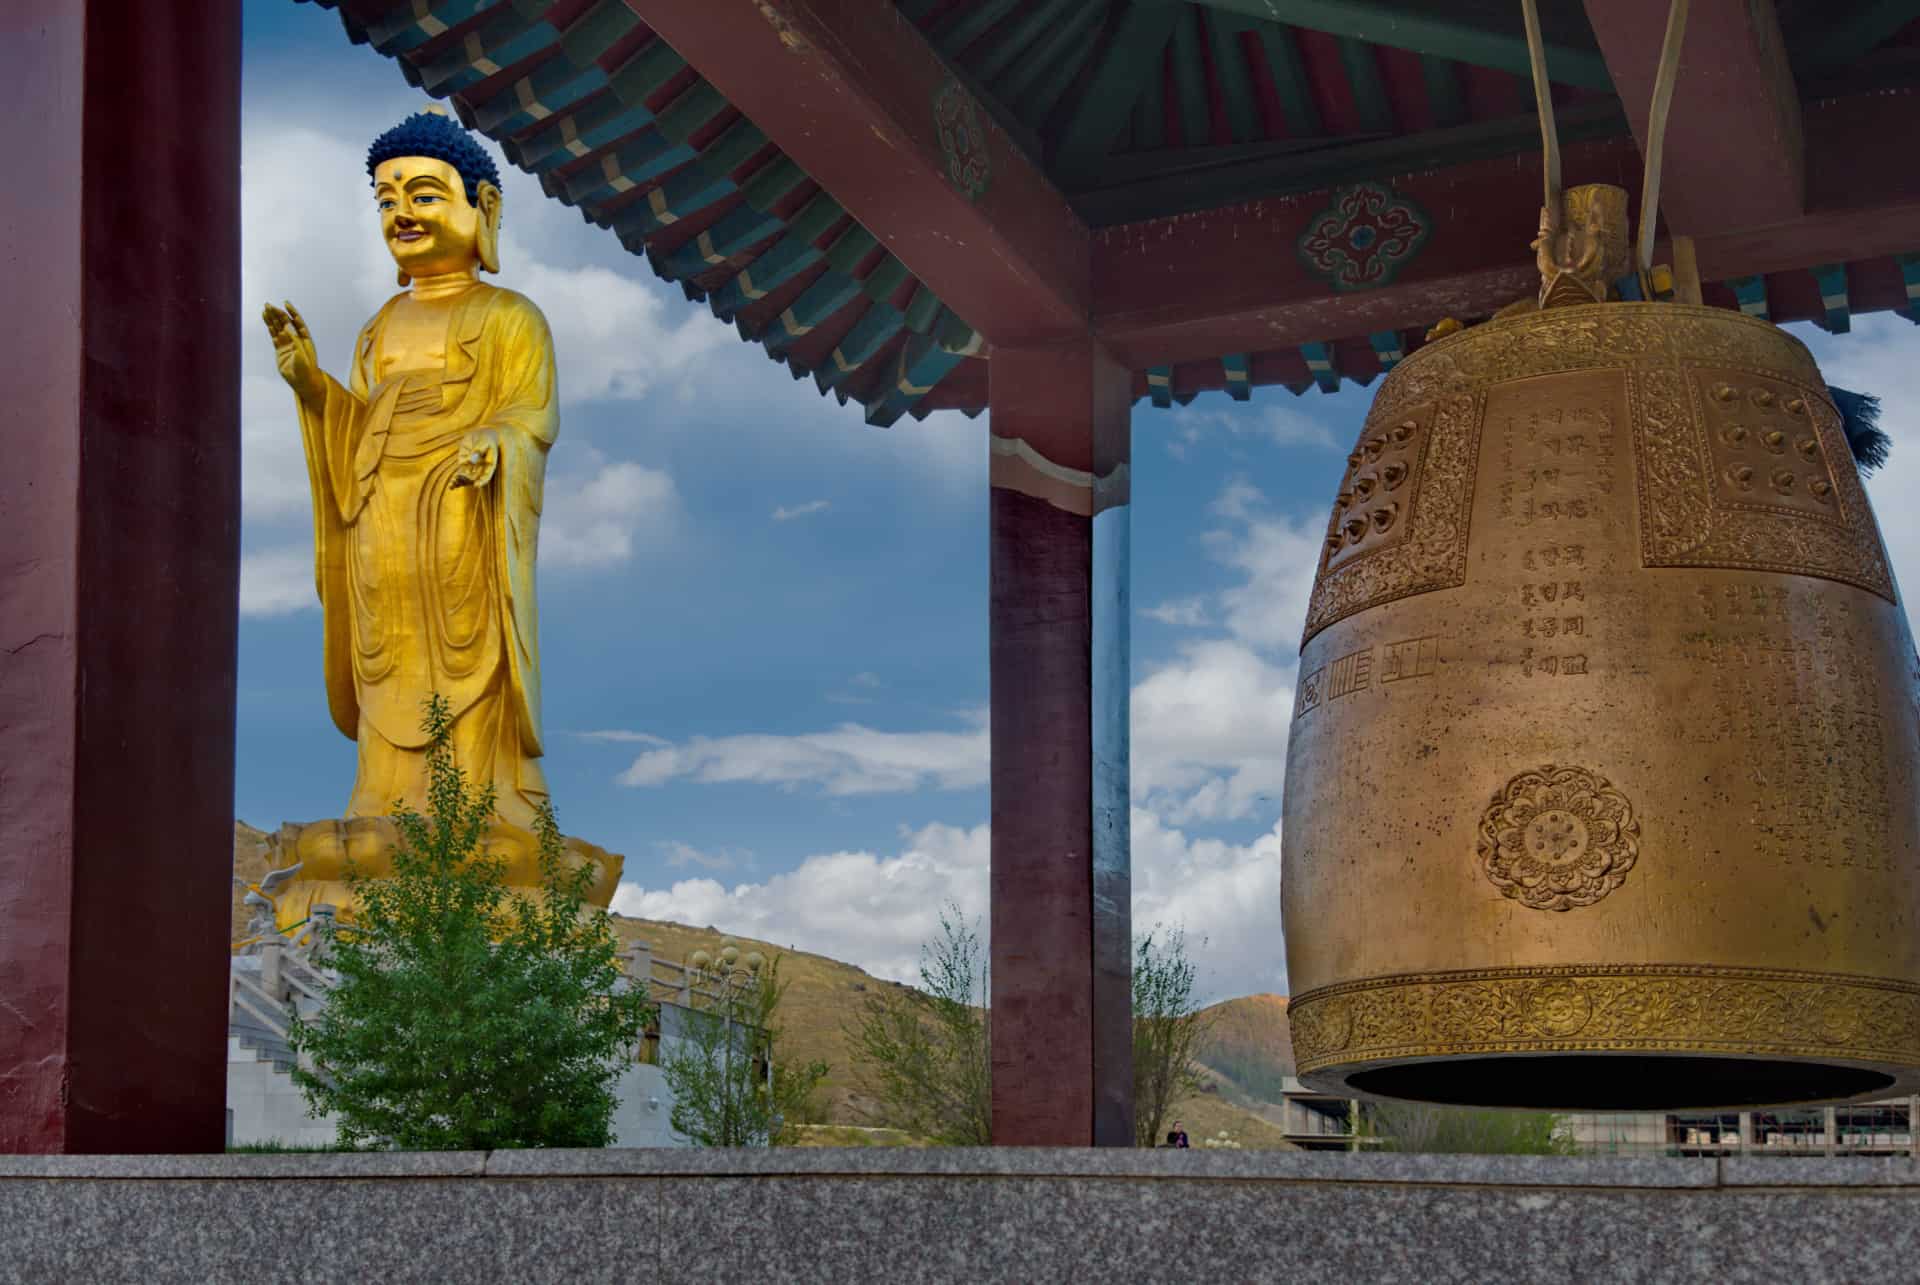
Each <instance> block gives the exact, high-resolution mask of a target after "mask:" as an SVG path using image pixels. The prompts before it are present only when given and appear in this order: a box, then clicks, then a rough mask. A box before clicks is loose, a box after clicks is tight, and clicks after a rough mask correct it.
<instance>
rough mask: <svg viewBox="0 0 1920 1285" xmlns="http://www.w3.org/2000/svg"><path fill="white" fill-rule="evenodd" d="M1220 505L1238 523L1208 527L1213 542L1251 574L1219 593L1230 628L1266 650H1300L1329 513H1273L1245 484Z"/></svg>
mask: <svg viewBox="0 0 1920 1285" xmlns="http://www.w3.org/2000/svg"><path fill="white" fill-rule="evenodd" d="M1216 511H1218V512H1220V513H1221V514H1222V515H1223V516H1225V517H1227V518H1228V519H1229V521H1230V522H1233V523H1235V525H1233V526H1229V527H1226V528H1221V529H1219V530H1214V531H1210V532H1208V533H1207V535H1206V537H1205V538H1206V542H1207V545H1208V547H1209V548H1210V549H1211V550H1212V552H1213V555H1214V556H1215V557H1216V558H1218V559H1219V560H1220V561H1221V562H1224V563H1225V564H1226V565H1228V566H1230V567H1232V568H1234V569H1235V570H1237V571H1239V572H1241V573H1242V574H1243V575H1244V576H1245V579H1244V580H1242V581H1241V582H1240V583H1239V584H1236V585H1234V586H1232V587H1231V588H1228V589H1227V590H1225V591H1224V592H1222V593H1221V594H1220V597H1219V606H1220V611H1221V616H1222V619H1223V620H1224V622H1225V624H1226V627H1227V631H1228V632H1229V633H1231V634H1232V635H1233V636H1234V637H1235V638H1237V639H1239V640H1240V641H1241V642H1243V643H1245V644H1247V645H1248V646H1250V647H1256V648H1259V649H1260V650H1262V651H1267V652H1279V653H1292V652H1295V651H1298V650H1299V646H1300V630H1301V627H1302V626H1303V625H1304V624H1305V622H1306V618H1307V599H1308V597H1309V596H1310V595H1311V594H1312V592H1313V577H1314V574H1315V572H1317V571H1318V570H1319V566H1320V547H1321V542H1322V541H1323V539H1324V538H1325V534H1326V532H1325V526H1326V521H1325V519H1324V518H1314V517H1311V516H1301V517H1297V518H1295V517H1289V516H1287V515H1285V514H1277V513H1273V512H1271V511H1269V510H1267V509H1266V508H1265V505H1264V501H1263V500H1262V499H1261V498H1260V496H1259V494H1258V492H1251V490H1250V488H1245V487H1239V486H1235V487H1230V488H1229V489H1228V491H1227V493H1226V494H1224V495H1223V496H1222V497H1221V500H1220V501H1219V503H1218V505H1217V506H1216Z"/></svg>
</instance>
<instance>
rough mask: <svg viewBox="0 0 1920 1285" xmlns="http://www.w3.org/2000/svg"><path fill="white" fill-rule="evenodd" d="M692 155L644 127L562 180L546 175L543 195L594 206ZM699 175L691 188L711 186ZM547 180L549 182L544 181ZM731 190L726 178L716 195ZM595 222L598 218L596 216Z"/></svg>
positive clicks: (689, 148) (677, 144) (702, 188)
mask: <svg viewBox="0 0 1920 1285" xmlns="http://www.w3.org/2000/svg"><path fill="white" fill-rule="evenodd" d="M693 157H694V151H693V149H692V148H691V147H688V146H686V145H685V144H684V143H676V142H674V141H673V140H672V139H670V138H668V137H667V136H666V135H664V134H662V133H661V132H660V131H659V130H657V129H645V130H642V131H641V132H640V133H638V134H635V135H634V136H633V137H631V138H628V139H626V140H624V141H623V142H622V143H621V144H620V146H619V148H618V149H617V150H615V151H611V152H606V153H603V154H602V155H601V157H600V163H599V164H598V165H592V164H589V165H587V166H586V167H584V168H582V169H578V170H575V171H574V172H573V173H571V174H569V175H567V176H566V177H565V178H564V179H561V178H557V177H556V176H554V175H552V174H548V175H546V176H545V177H544V178H543V180H542V184H541V185H542V186H543V187H545V188H546V189H547V195H549V196H551V197H553V198H554V199H556V200H558V201H560V202H562V203H563V204H566V205H579V206H588V205H598V204H599V203H601V202H602V201H611V200H613V199H614V198H615V197H617V196H623V195H625V194H626V193H628V192H631V191H633V190H634V189H635V188H640V187H645V186H646V185H647V184H648V183H651V182H652V181H653V180H654V179H657V178H659V177H660V176H661V175H663V174H666V173H668V172H670V171H672V170H674V169H677V168H679V167H680V166H682V165H685V164H686V163H687V162H688V161H691V160H692V159H693ZM699 177H700V182H699V183H698V184H696V185H694V190H697V191H705V190H707V189H708V188H711V187H713V186H714V183H713V181H712V180H710V179H708V178H707V177H706V176H705V175H701V176H699ZM549 179H551V180H553V181H551V182H549V181H547V180H549ZM683 186H684V185H683ZM732 190H733V183H732V181H731V180H728V181H727V183H726V187H725V191H723V192H721V193H720V195H722V196H724V195H726V192H730V191H732ZM682 204H683V205H684V199H683V201H682ZM588 217H590V218H591V217H592V216H591V215H589V216H588ZM595 222H600V220H598V219H596V220H595Z"/></svg>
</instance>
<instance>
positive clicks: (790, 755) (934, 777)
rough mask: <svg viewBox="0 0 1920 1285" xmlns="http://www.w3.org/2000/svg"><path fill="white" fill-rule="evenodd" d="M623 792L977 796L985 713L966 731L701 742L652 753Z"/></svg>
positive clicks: (624, 779) (846, 726)
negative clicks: (740, 786)
mask: <svg viewBox="0 0 1920 1285" xmlns="http://www.w3.org/2000/svg"><path fill="white" fill-rule="evenodd" d="M617 779H618V780H619V782H620V784H622V785H637V786H645V785H664V784H666V783H667V782H669V781H675V780H691V781H697V782H702V783H706V784H714V783H719V782H749V783H753V784H758V785H777V786H781V787H784V788H788V789H791V788H793V787H796V786H800V785H815V786H818V787H820V788H821V789H822V790H824V791H825V792H826V793H828V794H837V795H845V794H893V793H901V792H905V791H909V790H918V789H924V788H934V789H942V790H964V789H973V788H977V787H979V786H982V785H985V784H986V783H987V727H986V717H985V715H984V713H982V714H980V715H979V716H977V717H976V719H975V726H974V727H973V728H971V729H969V730H967V731H964V732H882V731H877V730H875V729H874V728H871V727H864V726H862V725H860V724H858V723H842V724H841V725H840V726H839V727H836V728H833V729H832V730H830V731H825V732H812V733H807V734H804V735H800V736H773V735H744V736H720V737H706V736H696V737H694V738H693V739H692V740H690V741H687V742H685V743H684V744H680V745H665V746H662V747H660V748H657V749H652V750H648V751H647V752H646V753H644V754H642V755H640V757H638V758H636V759H635V760H634V761H633V764H632V766H630V767H629V768H627V770H626V771H625V772H622V773H621V774H620V776H619V777H618V778H617Z"/></svg>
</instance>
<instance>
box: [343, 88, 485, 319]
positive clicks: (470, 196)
mask: <svg viewBox="0 0 1920 1285" xmlns="http://www.w3.org/2000/svg"><path fill="white" fill-rule="evenodd" d="M367 174H368V176H369V177H370V178H371V179H372V180H373V197H374V201H375V203H376V204H377V205H378V206H379V210H380V232H381V235H382V236H384V237H385V238H386V242H387V249H388V251H389V252H391V253H392V255H393V261H394V262H395V263H396V264H398V265H399V266H400V284H401V285H405V284H407V282H408V280H409V279H410V278H412V277H430V276H440V275H443V274H446V273H452V272H471V271H473V269H474V268H475V267H476V266H478V267H481V268H484V269H486V270H487V271H488V272H498V271H499V270H500V253H499V237H500V171H499V170H498V169H496V168H495V167H494V164H493V158H492V157H490V156H488V155H487V153H486V149H485V148H483V147H481V146H480V145H479V144H478V143H476V142H475V141H474V140H473V139H472V137H470V136H469V135H468V133H467V131H466V130H464V129H462V128H461V127H460V125H459V124H458V123H457V122H455V121H452V120H449V119H448V118H447V117H445V116H441V115H438V114H436V113H433V112H421V113H420V114H418V115H415V116H409V117H407V119H405V120H403V121H401V122H400V123H399V124H398V125H395V126H394V127H393V128H392V129H390V130H388V131H387V132H386V133H384V134H382V135H380V137H379V138H376V139H375V140H374V141H373V146H372V147H371V148H369V149H367Z"/></svg>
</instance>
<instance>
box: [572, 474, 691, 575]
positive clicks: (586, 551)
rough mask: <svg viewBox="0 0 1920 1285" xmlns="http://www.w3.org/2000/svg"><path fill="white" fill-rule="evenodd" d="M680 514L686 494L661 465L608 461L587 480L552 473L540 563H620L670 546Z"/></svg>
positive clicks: (576, 565) (589, 565) (579, 565)
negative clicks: (681, 504)
mask: <svg viewBox="0 0 1920 1285" xmlns="http://www.w3.org/2000/svg"><path fill="white" fill-rule="evenodd" d="M679 520H680V494H679V491H678V490H677V488H675V486H674V484H673V479H672V478H671V477H669V476H667V474H665V473H663V472H661V471H660V470H659V469H650V468H646V467H644V466H642V465H639V464H635V463H632V462H631V461H615V462H611V463H604V464H602V465H601V467H600V469H599V471H597V472H595V473H593V474H592V475H590V476H588V477H586V478H585V479H584V480H566V479H561V478H554V479H550V480H549V481H548V483H547V495H546V505H545V511H544V512H543V513H542V514H541V520H540V565H541V566H543V567H553V568H555V569H581V568H594V567H609V566H616V565H618V564H620V563H622V562H625V561H627V560H628V559H629V558H631V557H633V555H634V553H635V552H636V551H652V550H657V549H659V548H661V547H664V546H665V545H666V544H667V543H668V542H669V541H670V540H671V538H672V535H673V533H674V531H675V529H676V528H677V526H678V524H679Z"/></svg>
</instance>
